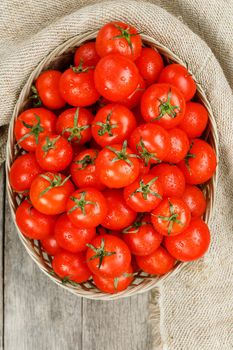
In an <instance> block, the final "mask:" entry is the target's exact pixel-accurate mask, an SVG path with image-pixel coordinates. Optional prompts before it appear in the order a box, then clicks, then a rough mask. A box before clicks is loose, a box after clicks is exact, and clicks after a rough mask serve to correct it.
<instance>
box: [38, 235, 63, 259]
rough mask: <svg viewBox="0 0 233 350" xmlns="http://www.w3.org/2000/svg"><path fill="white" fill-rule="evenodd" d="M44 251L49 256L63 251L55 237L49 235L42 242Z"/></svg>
mask: <svg viewBox="0 0 233 350" xmlns="http://www.w3.org/2000/svg"><path fill="white" fill-rule="evenodd" d="M40 243H41V245H42V248H43V250H44V251H45V252H46V253H47V254H49V255H52V256H54V255H56V254H58V253H60V252H61V251H62V248H61V247H60V246H59V245H58V243H57V240H56V238H55V237H54V235H53V234H52V235H49V236H47V237H45V238H43V239H41V240H40Z"/></svg>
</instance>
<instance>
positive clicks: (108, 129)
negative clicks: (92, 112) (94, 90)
mask: <svg viewBox="0 0 233 350" xmlns="http://www.w3.org/2000/svg"><path fill="white" fill-rule="evenodd" d="M111 115H112V111H111V112H110V113H108V115H107V118H106V122H105V123H102V122H96V123H95V125H98V126H100V128H99V130H98V135H99V136H103V135H104V134H106V133H107V134H108V135H109V136H113V133H112V129H116V128H118V124H110V119H111Z"/></svg>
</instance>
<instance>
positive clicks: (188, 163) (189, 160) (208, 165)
mask: <svg viewBox="0 0 233 350" xmlns="http://www.w3.org/2000/svg"><path fill="white" fill-rule="evenodd" d="M216 166H217V158H216V154H215V151H214V150H213V148H212V147H211V146H210V145H209V144H208V143H207V142H206V141H203V140H201V139H192V140H191V143H190V149H189V152H188V154H187V155H186V158H185V160H182V161H181V162H180V163H179V168H180V169H181V170H182V171H183V173H184V176H185V180H186V182H187V184H189V185H199V184H202V183H204V182H206V181H208V180H209V179H210V178H211V177H212V176H213V174H214V172H215V169H216Z"/></svg>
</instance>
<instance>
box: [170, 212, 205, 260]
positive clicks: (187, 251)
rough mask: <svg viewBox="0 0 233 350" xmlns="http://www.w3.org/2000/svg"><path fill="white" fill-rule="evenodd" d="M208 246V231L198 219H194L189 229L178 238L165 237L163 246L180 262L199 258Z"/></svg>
mask: <svg viewBox="0 0 233 350" xmlns="http://www.w3.org/2000/svg"><path fill="white" fill-rule="evenodd" d="M209 245H210V231H209V228H208V226H207V225H206V223H205V222H204V221H203V220H202V219H200V218H194V219H193V220H192V221H191V223H190V225H189V227H188V228H187V229H186V230H185V231H183V232H182V233H181V234H179V235H178V236H174V237H166V239H165V246H166V248H167V250H168V251H169V253H170V254H171V255H172V256H174V257H175V258H176V259H177V260H180V261H193V260H196V259H199V258H201V257H202V256H203V255H204V254H205V252H206V251H207V250H208V248H209Z"/></svg>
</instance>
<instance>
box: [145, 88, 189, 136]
mask: <svg viewBox="0 0 233 350" xmlns="http://www.w3.org/2000/svg"><path fill="white" fill-rule="evenodd" d="M185 105H186V103H185V99H184V96H183V95H182V93H181V92H180V91H179V90H178V89H177V88H176V87H174V86H172V85H169V84H154V85H151V86H150V87H149V88H147V90H146V91H145V92H144V94H143V96H142V100H141V112H142V116H143V118H144V119H145V121H147V122H153V123H155V124H157V125H160V126H162V127H164V128H165V129H172V128H174V127H175V126H177V125H179V124H180V123H181V121H182V120H183V118H184V113H185Z"/></svg>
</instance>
